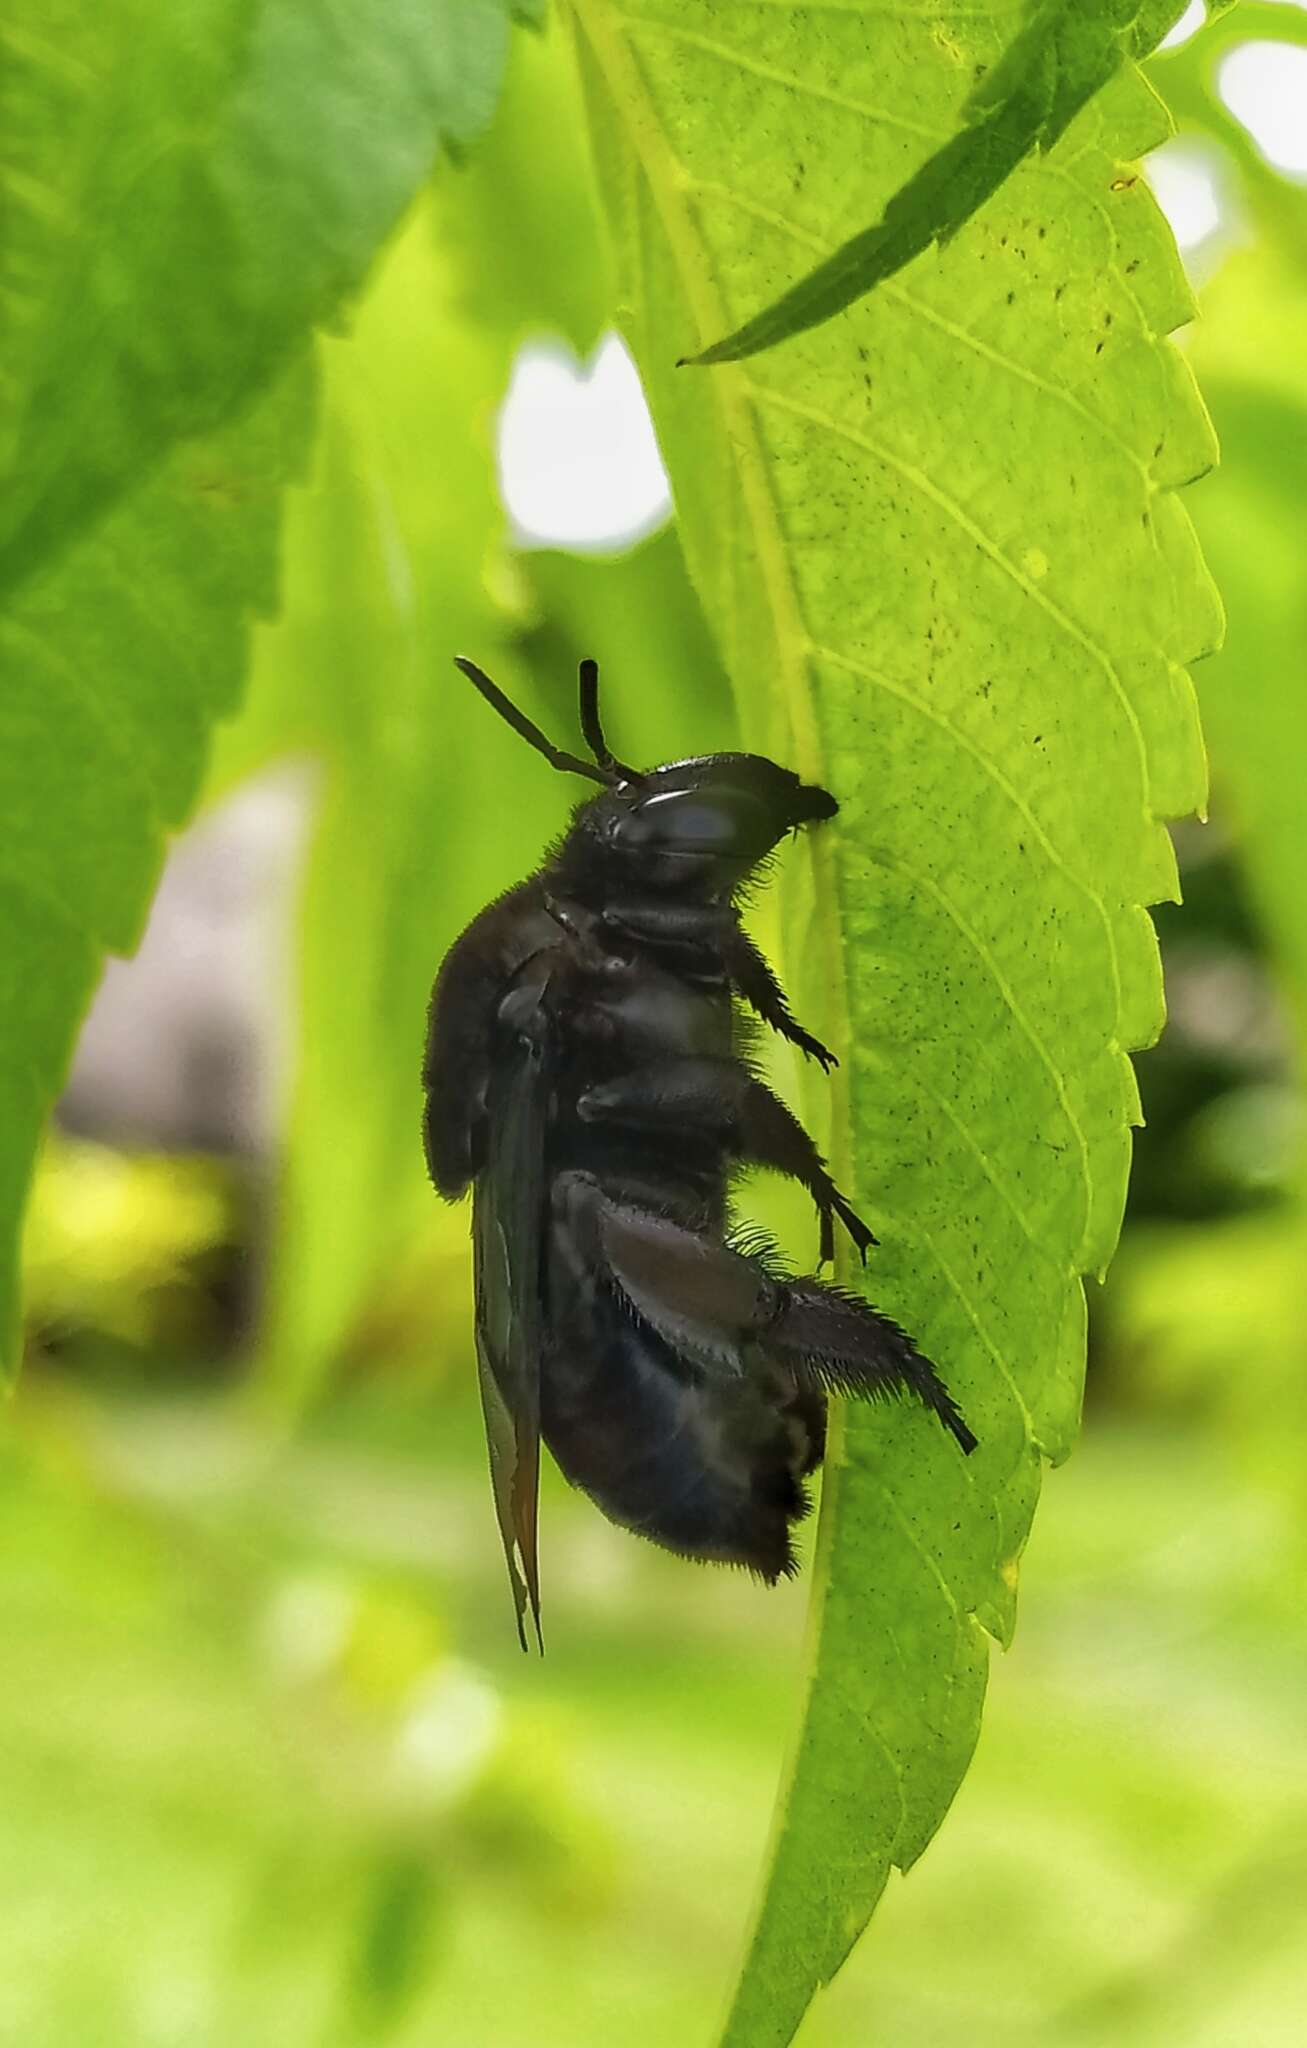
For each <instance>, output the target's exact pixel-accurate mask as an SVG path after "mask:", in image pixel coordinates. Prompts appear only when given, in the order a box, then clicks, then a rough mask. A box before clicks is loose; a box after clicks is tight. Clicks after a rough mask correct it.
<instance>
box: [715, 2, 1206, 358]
mask: <svg viewBox="0 0 1307 2048" xmlns="http://www.w3.org/2000/svg"><path fill="white" fill-rule="evenodd" d="M1183 11H1184V0H1146V4H1144V5H1143V6H1140V5H1138V4H1137V0H1051V4H1047V0H1046V4H1044V5H1042V6H1036V7H1034V8H1032V9H1031V10H1030V16H1029V19H1028V20H1027V21H1026V22H1025V23H1024V25H1023V26H1022V27H1021V29H1020V30H1019V31H1018V33H1017V34H1016V35H1015V36H1014V37H1013V39H1012V41H1011V43H1010V44H1009V45H1008V46H1007V48H1006V49H1005V50H1004V51H1003V55H1002V57H1001V59H1000V61H999V62H998V63H997V64H996V65H995V66H994V67H993V69H992V70H991V69H990V68H989V67H988V65H986V66H985V68H984V69H983V70H979V69H978V70H977V74H976V86H975V90H974V92H973V93H972V95H971V99H970V101H969V102H968V105H967V107H966V109H965V118H964V122H963V125H962V127H961V128H959V129H958V131H957V133H956V134H954V135H951V136H950V137H949V139H948V141H947V142H945V143H944V144H943V145H942V146H941V147H940V148H939V149H937V150H936V151H935V152H934V153H933V155H931V156H929V157H927V159H926V161H925V162H924V163H923V164H922V165H920V166H919V168H917V169H916V170H914V171H913V173H912V176H911V177H910V178H909V179H908V180H907V182H906V183H905V184H904V185H902V186H900V188H899V190H898V191H897V192H894V193H893V194H891V196H890V198H889V199H888V200H887V201H886V203H885V210H884V212H883V214H882V215H881V218H880V219H879V220H878V221H876V222H874V223H873V225H872V226H871V227H869V228H864V229H863V230H862V232H861V233H860V234H856V235H854V236H853V237H852V238H851V239H850V240H849V241H847V242H845V243H844V244H843V245H842V246H841V247H840V248H838V249H836V251H835V252H834V254H833V255H831V256H827V257H824V258H823V259H822V261H821V262H820V263H819V264H817V266H816V268H815V269H813V270H812V271H811V272H810V273H809V274H808V276H807V277H804V278H801V279H800V281H799V283H798V284H796V285H792V286H791V287H790V288H789V289H788V290H787V291H785V292H783V293H782V294H781V296H780V298H779V299H777V300H776V302H775V304H774V305H771V306H766V307H764V308H763V310H762V311H761V312H759V313H755V314H754V316H753V318H752V319H751V320H746V321H745V323H744V326H743V327H740V328H737V329H736V331H735V333H734V334H730V335H727V336H725V337H724V338H723V339H722V340H721V341H718V342H714V343H713V345H712V346H711V348H706V349H704V350H703V351H702V352H701V353H700V354H699V355H697V356H695V357H693V359H692V360H693V361H694V362H696V363H730V362H739V361H742V360H743V358H744V357H745V356H750V355H755V354H756V353H757V352H758V351H759V350H760V349H764V348H773V347H775V345H776V343H777V342H780V341H784V340H786V339H787V337H788V336H789V335H791V334H800V333H802V332H803V330H804V328H806V327H815V326H817V325H818V323H819V322H820V321H822V320H830V319H832V318H833V317H834V315H835V314H836V313H840V312H842V311H843V310H844V308H845V306H848V305H851V304H852V302H853V300H854V299H858V298H861V297H862V296H863V294H864V293H865V292H869V291H873V290H874V289H875V287H876V286H877V285H878V284H882V283H883V282H884V281H885V279H886V278H887V277H893V276H894V274H895V273H896V271H899V270H901V269H902V268H903V266H904V264H905V263H910V262H911V260H912V258H913V257H914V256H919V255H920V254H921V252H922V250H923V249H928V248H929V247H930V245H931V243H932V242H943V241H946V240H947V239H948V237H949V236H950V235H955V234H956V233H957V232H958V229H959V228H960V227H962V226H963V225H964V224H965V223H966V222H967V221H968V220H970V218H971V216H972V214H973V213H975V212H976V210H977V208H978V207H980V206H982V205H983V204H984V202H985V201H986V200H987V199H988V198H989V197H990V194H991V193H993V192H997V190H998V189H999V187H1000V185H1002V184H1003V182H1004V180H1005V179H1006V178H1008V177H1010V176H1011V174H1012V172H1013V171H1014V170H1015V169H1016V167H1017V165H1018V164H1019V163H1020V162H1021V161H1022V159H1023V158H1024V157H1027V156H1029V155H1030V153H1031V151H1032V150H1035V149H1041V150H1046V149H1051V148H1052V146H1053V144H1054V143H1055V142H1056V141H1057V139H1058V137H1059V136H1060V135H1061V133H1062V131H1063V130H1064V129H1065V128H1066V127H1067V125H1068V123H1069V122H1070V121H1072V120H1074V118H1075V116H1076V115H1077V114H1078V113H1079V112H1080V109H1081V108H1082V107H1083V106H1084V105H1085V103H1086V102H1087V101H1088V100H1090V99H1092V98H1093V95H1094V94H1095V93H1096V92H1099V91H1100V90H1101V89H1102V87H1103V86H1104V85H1106V83H1107V81H1108V79H1109V78H1111V77H1112V75H1113V74H1114V72H1116V71H1117V70H1118V69H1119V68H1120V66H1121V65H1122V64H1123V63H1124V62H1125V60H1126V58H1127V56H1136V57H1138V56H1146V55H1147V54H1148V52H1149V51H1150V50H1151V49H1152V48H1153V47H1154V45H1155V44H1156V43H1157V42H1158V41H1159V40H1160V38H1161V37H1162V36H1163V35H1164V34H1165V33H1166V31H1167V29H1168V28H1170V27H1171V26H1172V24H1173V22H1174V21H1175V20H1176V19H1177V17H1178V16H1179V15H1180V14H1182V13H1183Z"/></svg>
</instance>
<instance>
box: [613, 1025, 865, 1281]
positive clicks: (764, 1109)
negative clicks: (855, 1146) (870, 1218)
mask: <svg viewBox="0 0 1307 2048" xmlns="http://www.w3.org/2000/svg"><path fill="white" fill-rule="evenodd" d="M577 1113H578V1115H579V1116H581V1117H582V1118H583V1119H584V1120H585V1121H586V1122H588V1123H617V1124H623V1125H627V1126H630V1127H634V1128H635V1129H639V1130H656V1129H665V1130H667V1131H669V1132H673V1133H674V1132H675V1131H677V1130H683V1129H684V1128H685V1127H686V1125H687V1123H689V1124H692V1125H694V1126H695V1127H697V1128H698V1129H701V1130H702V1129H705V1128H706V1129H709V1130H711V1131H714V1132H716V1133H717V1134H718V1135H719V1136H720V1137H721V1138H722V1140H723V1142H724V1143H726V1144H727V1145H729V1146H730V1148H731V1150H732V1151H733V1152H734V1153H735V1154H736V1156H737V1157H738V1158H740V1159H741V1160H743V1161H746V1162H747V1163H748V1164H749V1165H752V1166H767V1167H770V1168H772V1170H773V1171H774V1172H776V1173H783V1174H786V1175H787V1176H788V1177H789V1178H790V1179H791V1180H796V1181H798V1183H799V1185H800V1187H802V1188H806V1190H807V1192H808V1193H809V1194H810V1195H811V1196H812V1199H813V1202H814V1204H815V1205H816V1209H817V1214H818V1217H819V1219H820V1225H821V1239H820V1257H821V1262H822V1264H823V1265H826V1264H829V1263H830V1261H831V1260H832V1259H833V1258H834V1256H835V1226H834V1218H835V1217H836V1216H838V1217H839V1219H840V1222H841V1223H842V1224H843V1225H844V1228H845V1229H846V1230H847V1231H848V1234H849V1236H850V1237H851V1238H852V1240H853V1242H854V1244H855V1245H856V1246H857V1249H858V1253H859V1256H860V1257H861V1258H862V1260H863V1262H864V1263H865V1262H866V1257H867V1250H868V1247H869V1246H870V1245H874V1244H875V1242H876V1238H875V1236H874V1235H873V1233H872V1232H871V1231H870V1230H869V1229H868V1228H867V1225H866V1224H865V1223H864V1222H863V1221H862V1218H861V1217H860V1216H859V1215H858V1213H857V1211H856V1210H855V1209H854V1208H853V1207H852V1205H851V1204H850V1203H849V1202H848V1201H847V1200H846V1198H845V1197H844V1196H843V1195H842V1194H841V1193H840V1191H839V1189H838V1188H837V1187H836V1185H835V1182H834V1181H833V1180H832V1179H831V1176H830V1171H829V1169H828V1167H827V1165H826V1162H825V1160H824V1159H823V1158H822V1156H821V1153H820V1152H819V1151H818V1150H817V1147H816V1146H815V1145H814V1144H813V1142H812V1139H811V1138H810V1137H809V1136H808V1133H807V1132H806V1131H805V1130H804V1128H803V1125H802V1124H801V1123H800V1122H799V1120H798V1118H797V1117H796V1116H794V1115H793V1114H792V1113H791V1111H790V1110H788V1109H787V1108H786V1106H785V1104H784V1103H783V1102H782V1101H780V1099H779V1097H777V1096H775V1095H773V1094H772V1092H771V1090H770V1088H767V1087H765V1086H764V1084H763V1083H762V1082H761V1081H758V1080H755V1078H754V1076H753V1075H752V1074H751V1073H750V1072H749V1070H748V1068H747V1067H745V1066H742V1065H741V1064H740V1062H739V1061H738V1060H728V1059H678V1060H658V1061H653V1062H651V1063H650V1064H649V1065H648V1066H644V1067H638V1068H637V1069H636V1070H635V1071H634V1072H633V1073H630V1074H622V1075H619V1077H618V1078H617V1079H616V1080H615V1081H606V1082H603V1083H602V1084H601V1085H600V1086H598V1087H595V1088H587V1089H586V1091H585V1093H584V1094H583V1095H582V1096H581V1098H580V1100H579V1102H578V1103H577Z"/></svg>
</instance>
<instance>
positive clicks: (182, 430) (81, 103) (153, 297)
mask: <svg viewBox="0 0 1307 2048" xmlns="http://www.w3.org/2000/svg"><path fill="white" fill-rule="evenodd" d="M507 34H508V24H507V19H506V14H505V9H504V6H503V4H502V0H441V4H440V5H438V6H433V5H432V4H431V0H377V4H374V5H372V6H369V7H368V8H366V9H349V8H341V7H339V6H337V5H334V4H332V0H190V4H188V5H186V6H162V7H161V6H159V5H157V4H156V0H115V4H114V5H112V6H109V7H106V6H103V5H102V4H100V0H17V6H16V8H15V7H10V8H9V10H8V13H7V19H6V23H5V26H4V29H3V30H0V37H2V38H3V45H2V47H3V57H4V62H3V66H0V71H2V73H3V78H4V86H3V100H0V136H3V138H4V139H3V142H0V152H3V154H2V155H0V182H3V185H4V189H5V195H6V202H7V204H6V210H5V216H4V228H3V247H2V250H0V307H3V312H4V325H5V359H6V360H5V371H4V381H3V384H2V385H0V470H3V471H6V472H8V473H9V474H10V476H11V479H12V480H11V482H10V484H9V487H8V488H7V490H6V493H5V501H4V513H3V518H2V519H0V587H6V586H9V585H11V584H13V583H15V582H16V581H18V580H20V579H21V578H22V577H23V576H25V575H27V574H29V573H30V572H31V571H32V569H33V568H34V567H35V566H37V565H39V564H40V563H41V562H42V561H43V560H45V559H47V558H49V557H51V556H52V555H53V554H54V553H56V552H57V551H58V550H59V549H61V548H63V547H66V546H67V545H68V544H69V542H70V540H71V538H72V537H73V536H74V535H76V534H77V533H79V532H81V531H82V530H84V528H85V527H86V525H87V524H88V523H89V522H90V521H92V520H94V519H95V518H97V517H98V516H99V515H100V514H101V513H102V512H103V510H104V509H105V508H106V507H107V506H108V505H110V504H111V503H112V502H113V500H114V499H115V498H116V497H117V495H118V494H119V493H120V492H121V491H123V490H124V489H126V488H127V487H128V485H129V484H130V483H131V482H132V481H133V480H134V479H135V478H137V477H140V476H142V475H144V474H145V473H146V472H147V470H148V468H149V466H150V465H151V464H152V463H153V462H154V461H156V460H157V459H158V458H159V456H160V455H161V454H162V453H163V451H164V450H165V449H166V448H168V447H169V446H170V445H171V444H172V443H173V442H174V441H176V440H177V439H179V438H182V437H185V436H187V435H192V434H197V433H208V432H211V431H213V430H214V429H215V428H216V427H217V426H219V425H220V424H221V423H222V422H223V421H225V420H228V419H231V418H232V417H234V415H235V414H236V413H237V412H238V411H239V410H240V409H241V408H242V407H243V406H245V405H247V404H248V403H249V402H250V400H251V398H252V397H253V396H254V395H255V394H256V393H257V392H258V391H259V390H261V389H263V388H264V387H266V385H267V384H268V382H269V380H270V379H272V378H273V377H275V376H276V375H277V373H278V372H279V371H280V370H281V369H282V368H283V367H284V365H285V364H286V363H287V362H288V360H289V359H290V358H291V357H292V356H293V355H294V354H295V352H296V351H297V350H298V349H300V348H301V347H302V346H303V343H304V341H305V339H306V337H307V335H308V333H309V331H310V329H311V328H312V327H314V326H316V325H319V324H320V323H322V322H323V321H325V320H328V319H330V318H331V317H332V316H333V315H334V314H336V313H337V312H338V311H339V310H340V308H341V307H342V305H343V303H344V302H345V300H346V299H347V298H348V296H349V295H350V294H351V293H353V292H354V291H356V290H357V289H358V287H359V285H360V284H361V283H362V281H363V278H364V275H365V273H366V271H367V268H368V265H369V264H370V263H371V261H372V258H373V256H374V255H375V253H376V249H377V246H378V244H379V243H380V242H381V240H382V239H383V237H384V236H385V235H386V234H387V233H388V232H389V231H390V229H391V228H392V227H393V226H394V224H395V222H396V221H397V220H398V218H399V216H400V214H401V212H402V211H403V209H404V207H405V206H406V205H407V204H408V201H409V200H410V198H411V197H412V195H413V192H414V191H415V189H416V188H417V186H418V185H419V184H420V182H421V180H422V179H423V177H424V176H425V175H426V173H427V171H428V170H429V169H430V167H431V165H432V162H433V161H434V158H435V155H436V152H437V149H438V147H439V144H440V142H441V140H442V139H444V140H448V141H453V142H465V141H467V140H468V139H469V138H470V137H471V136H472V135H474V134H475V133H476V132H477V131H478V130H479V129H480V128H481V127H483V126H484V125H485V123H486V121H487V120H488V119H489V117H490V113H491V111H492V108H493V106H494V100H495V94H496V91H497V88H498V83H499V76H500V72H501V69H502V65H503V59H504V51H505V45H506V41H507Z"/></svg>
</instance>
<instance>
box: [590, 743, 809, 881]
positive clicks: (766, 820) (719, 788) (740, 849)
mask: <svg viewBox="0 0 1307 2048" xmlns="http://www.w3.org/2000/svg"><path fill="white" fill-rule="evenodd" d="M838 809H839V806H838V804H837V803H836V801H835V799H834V797H833V796H831V795H830V793H829V792H828V791H827V790H824V789H818V788H815V787H814V786H813V785H812V784H810V783H805V782H800V780H799V778H798V776H797V775H795V774H794V773H793V772H792V771H791V770H790V769H788V768H780V767H778V766H777V764H776V763H775V762H774V761H769V760H767V759H766V758H765V757H764V756H763V755H761V754H704V755H701V756H699V757H698V758H697V759H695V760H690V761H671V762H669V763H668V765H667V766H666V767H665V768H653V769H651V770H650V771H649V773H648V774H647V775H642V776H640V777H639V778H638V779H633V780H631V781H629V782H619V783H618V784H617V785H616V787H615V788H613V789H611V790H606V791H605V792H604V794H603V795H602V796H596V797H593V798H591V800H590V802H589V803H587V804H585V805H584V806H583V807H582V809H581V810H580V811H579V812H578V814H577V818H576V824H575V826H574V830H576V831H577V832H578V833H579V834H581V835H582V836H583V838H584V840H585V841H586V842H588V843H589V845H591V846H593V847H594V849H595V850H596V851H597V852H601V853H602V855H603V856H604V859H605V864H606V866H607V868H608V870H609V872H610V873H611V872H613V871H614V870H616V872H618V873H621V874H625V875H630V876H632V877H635V876H638V877H639V878H640V880H641V882H642V883H643V884H644V886H646V887H647V888H650V889H654V890H658V891H659V892H662V891H664V890H665V891H667V892H668V893H669V894H671V895H690V896H703V895H707V896H710V897H716V896H720V895H723V894H728V893H729V892H730V891H731V890H732V889H733V888H734V887H735V886H736V885H737V884H738V883H739V882H741V881H742V880H743V879H744V877H745V876H746V875H747V874H748V873H749V871H750V869H751V868H754V867H756V866H757V864H758V862H759V861H761V860H765V859H766V857H767V855H768V854H769V853H770V852H771V850H772V848H773V847H774V846H775V845H776V843H777V841H778V840H780V839H783V838H784V836H785V834H786V833H787V832H790V831H793V830H795V829H797V827H798V826H800V825H811V824H816V823H817V822H818V821H819V820H820V819H823V818H832V817H834V815H835V812H836V811H837V810H838Z"/></svg>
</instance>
